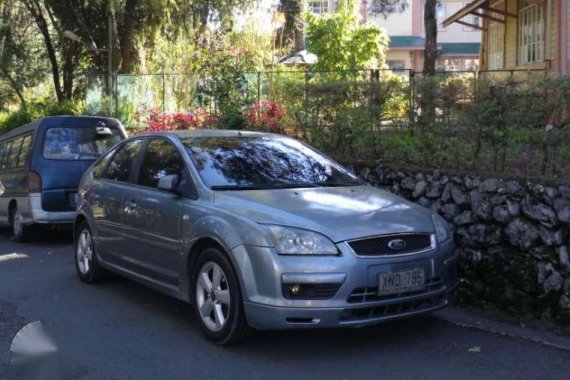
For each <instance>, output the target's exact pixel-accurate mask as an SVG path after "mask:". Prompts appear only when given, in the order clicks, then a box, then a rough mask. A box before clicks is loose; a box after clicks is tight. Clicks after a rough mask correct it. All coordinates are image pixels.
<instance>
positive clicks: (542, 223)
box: [354, 166, 570, 325]
mask: <svg viewBox="0 0 570 380" xmlns="http://www.w3.org/2000/svg"><path fill="white" fill-rule="evenodd" d="M354 170H355V172H356V173H357V174H358V175H359V176H360V177H361V178H363V179H364V180H366V181H367V182H369V183H371V184H373V185H376V186H379V187H383V188H385V189H387V190H390V191H392V192H393V193H396V194H399V195H401V196H403V197H405V198H407V199H409V200H412V201H414V202H416V203H419V204H421V205H423V206H425V207H428V208H431V209H432V210H434V211H435V212H438V213H439V214H440V215H442V216H443V217H444V218H445V219H446V220H447V221H448V222H450V223H451V224H452V225H454V226H455V241H456V243H457V252H458V253H459V255H460V273H461V277H462V283H461V289H460V291H459V294H458V302H460V303H462V304H468V305H478V306H484V305H489V304H490V305H492V306H495V307H497V308H501V309H506V310H508V311H512V312H516V313H525V314H532V315H534V316H537V317H541V318H546V319H549V320H554V321H557V322H559V323H561V324H566V325H567V324H570V259H569V247H568V246H569V244H570V241H569V238H570V185H562V186H544V185H541V184H538V183H524V182H521V181H514V180H501V179H498V178H483V177H481V176H475V175H461V176H460V175H446V174H444V173H441V172H439V171H437V170H436V171H425V172H421V171H410V170H398V169H394V168H390V167H385V166H378V167H375V168H371V167H366V166H357V167H355V168H354Z"/></svg>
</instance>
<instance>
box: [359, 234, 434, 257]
mask: <svg viewBox="0 0 570 380" xmlns="http://www.w3.org/2000/svg"><path fill="white" fill-rule="evenodd" d="M348 245H349V246H350V248H352V250H353V251H354V253H356V254H357V255H359V256H390V255H402V254H407V253H414V252H421V251H425V250H428V249H430V248H432V236H431V234H399V235H385V236H376V237H372V238H367V239H360V240H352V241H349V242H348Z"/></svg>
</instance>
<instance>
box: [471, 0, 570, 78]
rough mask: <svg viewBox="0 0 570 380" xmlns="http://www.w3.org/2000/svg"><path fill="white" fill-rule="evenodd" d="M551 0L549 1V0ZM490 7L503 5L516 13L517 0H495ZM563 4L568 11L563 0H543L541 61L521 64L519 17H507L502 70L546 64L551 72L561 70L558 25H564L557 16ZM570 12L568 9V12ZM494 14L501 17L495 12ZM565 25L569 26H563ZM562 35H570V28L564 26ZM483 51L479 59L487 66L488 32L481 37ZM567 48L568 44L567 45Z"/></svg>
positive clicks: (568, 8)
mask: <svg viewBox="0 0 570 380" xmlns="http://www.w3.org/2000/svg"><path fill="white" fill-rule="evenodd" d="M548 2H550V4H549V3H548ZM491 6H492V7H495V8H497V9H504V10H506V11H507V12H510V13H513V14H519V10H520V1H519V0H504V3H503V1H501V0H497V1H494V2H492V3H491ZM561 6H564V7H566V8H567V9H565V12H570V7H568V4H567V1H566V0H544V2H543V15H544V25H545V26H544V60H543V61H542V62H537V63H530V64H522V63H521V62H520V60H519V49H520V46H519V45H520V43H519V38H520V35H519V34H520V26H519V18H518V17H517V18H515V17H510V16H508V17H506V22H505V36H504V41H505V43H504V65H503V69H505V70H513V69H516V70H524V69H546V68H549V69H551V70H552V71H553V72H555V73H558V72H561V71H562V69H563V68H562V66H561V40H560V36H561V33H560V28H561V26H562V25H563V24H562V22H561V21H562V19H561V17H560V15H561V13H560V11H559V10H560V7H561ZM568 15H570V13H568ZM497 17H502V16H498V15H497ZM489 22H490V21H489V20H488V19H486V20H485V27H486V28H487V29H488V26H489ZM566 29H568V27H566ZM564 33H565V37H567V36H568V35H570V29H568V30H566V31H565V32H564ZM482 43H483V44H484V47H483V54H485V55H486V56H485V57H484V58H483V59H482V62H483V64H482V68H483V69H487V68H488V62H489V57H488V54H489V43H490V42H489V38H488V32H485V35H484V36H483V38H482ZM568 48H570V45H568Z"/></svg>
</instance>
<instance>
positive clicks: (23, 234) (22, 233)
mask: <svg viewBox="0 0 570 380" xmlns="http://www.w3.org/2000/svg"><path fill="white" fill-rule="evenodd" d="M10 222H11V224H12V238H13V239H14V241H17V242H20V243H22V242H25V241H27V240H28V239H29V238H30V234H31V230H32V226H30V225H26V224H24V216H23V215H22V213H21V212H20V209H19V208H18V206H17V205H15V206H13V207H12V209H11V211H10Z"/></svg>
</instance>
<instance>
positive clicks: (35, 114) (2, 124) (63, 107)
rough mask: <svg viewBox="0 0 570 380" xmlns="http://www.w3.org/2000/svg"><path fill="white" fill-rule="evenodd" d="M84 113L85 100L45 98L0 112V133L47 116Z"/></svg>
mask: <svg viewBox="0 0 570 380" xmlns="http://www.w3.org/2000/svg"><path fill="white" fill-rule="evenodd" d="M84 114H85V107H84V105H83V102H80V101H79V102H78V101H75V102H74V101H66V102H62V103H58V102H54V101H53V100H51V99H43V100H41V101H38V102H34V103H30V104H28V106H27V107H26V108H23V107H21V108H18V109H17V110H14V111H7V112H3V113H0V133H5V132H8V131H9V130H12V129H14V128H17V127H20V126H22V125H24V124H26V123H29V122H31V121H34V120H37V119H41V118H42V117H45V116H57V115H84Z"/></svg>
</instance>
